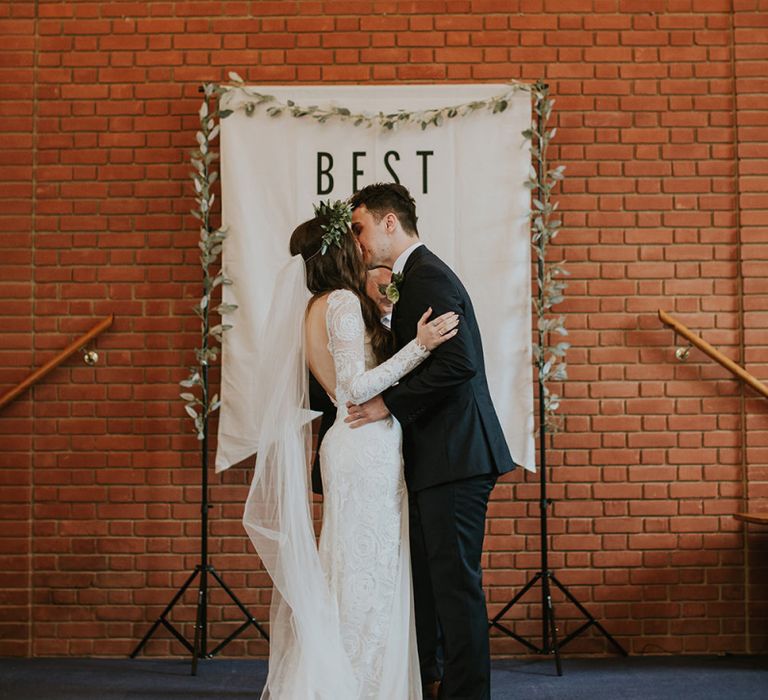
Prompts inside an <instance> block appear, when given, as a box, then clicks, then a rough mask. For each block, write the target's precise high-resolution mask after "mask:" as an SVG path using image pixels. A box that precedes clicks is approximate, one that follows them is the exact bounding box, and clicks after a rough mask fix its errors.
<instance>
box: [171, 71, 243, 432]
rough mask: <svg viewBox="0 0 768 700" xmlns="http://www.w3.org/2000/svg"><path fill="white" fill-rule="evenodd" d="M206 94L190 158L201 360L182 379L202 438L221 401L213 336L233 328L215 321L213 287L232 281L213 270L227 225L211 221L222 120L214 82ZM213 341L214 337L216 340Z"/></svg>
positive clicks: (225, 308) (224, 308)
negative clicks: (211, 382) (215, 387)
mask: <svg viewBox="0 0 768 700" xmlns="http://www.w3.org/2000/svg"><path fill="white" fill-rule="evenodd" d="M203 92H204V93H205V100H204V101H203V103H202V105H201V106H200V111H199V117H200V130H199V131H198V132H197V133H196V134H195V137H196V139H197V149H196V150H194V151H192V157H191V162H192V166H193V167H194V170H193V171H192V174H191V177H192V180H193V182H194V185H195V202H196V204H197V208H196V209H192V210H191V212H190V213H191V214H192V216H194V217H195V218H196V219H197V220H198V221H199V222H200V241H199V243H198V247H199V248H200V265H201V267H202V269H203V295H202V297H200V301H199V302H198V303H197V304H195V306H194V307H193V311H194V313H195V315H196V316H197V317H198V318H199V319H200V345H201V347H199V348H195V358H196V360H197V365H196V366H193V367H190V369H189V376H188V377H187V378H186V379H185V380H183V381H182V382H180V384H181V386H182V387H184V388H186V389H194V388H195V387H197V390H198V392H197V394H194V393H192V392H190V391H186V392H182V394H181V398H182V399H184V401H185V406H184V408H185V410H186V412H187V413H188V414H189V416H190V418H192V419H193V420H194V423H195V432H196V433H197V439H198V440H204V439H205V436H206V430H205V427H206V424H207V422H208V418H209V417H210V415H211V414H212V413H213V412H214V411H216V410H217V409H218V408H219V406H220V405H221V401H220V400H219V397H218V395H217V394H214V395H213V396H212V397H211V396H209V392H208V381H207V375H208V367H209V365H210V364H211V363H212V362H214V361H215V360H216V359H217V357H218V355H219V352H220V350H221V348H220V347H219V346H218V345H216V344H215V342H218V343H221V341H222V336H223V334H224V332H225V331H227V330H229V329H230V328H232V326H231V324H227V323H223V322H222V323H218V324H216V325H214V326H211V322H210V313H211V299H212V296H213V293H214V290H215V289H216V287H218V286H219V285H229V284H232V280H230V279H229V278H228V277H227V276H226V275H225V274H224V271H223V270H222V269H221V268H219V269H218V271H216V272H212V269H211V268H212V267H213V266H214V265H215V264H216V262H217V260H218V258H219V256H220V255H221V251H222V247H223V245H224V239H225V238H226V237H227V233H226V230H225V229H224V228H222V227H218V228H217V227H215V226H214V225H213V223H212V221H211V210H212V208H213V202H214V200H215V194H214V193H213V191H212V189H213V185H214V183H215V182H216V180H217V179H218V176H219V174H218V172H217V171H216V170H215V168H214V162H215V161H216V160H217V159H218V154H217V153H214V152H213V151H212V150H211V143H212V142H213V141H214V140H215V139H216V137H217V136H218V135H219V124H218V123H217V116H218V115H217V113H216V112H215V111H214V112H211V111H210V110H209V107H208V103H209V101H210V100H211V97H213V96H214V94H215V93H216V89H215V86H214V85H212V84H206V85H204V86H203ZM236 308H237V306H236V305H234V304H225V303H221V304H219V305H218V306H217V307H216V309H215V311H216V312H217V313H218V314H220V315H221V314H227V313H230V312H232V311H234V310H235V309H236ZM214 341H215V342H214Z"/></svg>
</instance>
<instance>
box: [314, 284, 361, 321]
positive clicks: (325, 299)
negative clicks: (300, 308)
mask: <svg viewBox="0 0 768 700" xmlns="http://www.w3.org/2000/svg"><path fill="white" fill-rule="evenodd" d="M359 303H360V300H359V299H358V298H357V295H356V294H355V293H354V292H352V291H350V290H349V289H334V290H332V291H330V292H324V293H323V294H318V295H316V296H314V297H312V299H311V300H310V302H309V305H308V307H307V316H316V315H317V316H320V315H325V314H326V313H327V312H328V311H333V310H335V309H337V308H339V307H341V306H348V305H349V304H359Z"/></svg>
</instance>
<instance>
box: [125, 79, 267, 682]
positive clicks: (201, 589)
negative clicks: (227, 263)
mask: <svg viewBox="0 0 768 700" xmlns="http://www.w3.org/2000/svg"><path fill="white" fill-rule="evenodd" d="M198 90H199V92H204V93H205V96H206V101H205V102H204V104H203V108H202V109H201V111H200V128H201V131H199V132H197V137H198V144H199V149H198V150H197V151H196V152H195V153H194V154H193V157H192V162H193V164H195V166H196V168H197V170H198V171H199V172H198V174H193V177H194V178H195V181H196V184H197V185H200V186H199V187H197V188H196V191H197V193H198V195H197V198H196V201H197V203H198V206H199V209H198V210H197V211H194V210H193V211H192V214H193V215H194V216H196V218H197V219H199V220H200V223H201V249H202V255H201V263H202V267H203V272H204V276H203V299H204V301H205V303H204V304H203V303H202V302H201V304H200V305H198V306H197V307H195V313H196V314H197V315H198V316H199V317H200V320H201V322H202V323H201V333H202V348H200V349H197V350H196V356H197V359H198V367H197V368H195V367H193V368H192V375H191V376H190V378H189V379H187V380H185V381H183V382H181V384H182V386H187V387H192V386H199V387H200V393H201V398H200V399H197V398H195V397H194V396H193V395H190V394H182V398H185V399H186V400H187V401H188V403H187V406H186V409H187V413H189V415H191V416H192V417H194V419H195V427H196V428H197V430H198V437H199V438H200V440H201V445H202V446H201V459H200V464H201V476H200V483H201V496H200V563H199V564H197V566H195V569H194V571H193V572H192V573H191V574H190V575H189V577H188V578H187V580H186V581H185V582H184V583H183V584H182V586H181V588H179V589H178V590H177V591H176V593H175V594H174V596H173V597H172V598H171V602H170V603H168V605H167V606H166V607H165V609H164V610H163V612H162V613H160V617H158V618H157V620H155V623H154V624H153V625H152V627H150V629H149V632H147V634H145V635H144V638H143V639H142V640H141V641H140V642H139V644H138V646H137V647H136V648H135V649H134V650H133V652H132V653H131V658H135V657H136V655H137V654H138V653H139V652H140V651H141V650H142V648H143V647H144V645H145V644H146V643H147V642H148V641H149V640H150V638H151V637H152V635H153V634H154V633H155V631H156V630H157V628H158V627H159V626H160V625H163V627H165V628H166V629H167V630H168V631H169V632H170V633H171V634H172V635H173V636H174V637H176V639H177V640H178V641H179V642H181V644H182V646H184V648H185V649H186V650H187V651H189V652H190V653H191V654H192V675H193V676H194V675H196V674H197V663H198V659H210V658H213V657H214V656H216V655H217V654H218V653H219V652H220V651H221V650H222V649H224V647H226V646H227V645H228V644H229V643H230V642H231V641H232V640H233V639H235V638H236V637H238V636H239V635H240V634H241V633H242V632H244V631H245V630H246V629H247V628H248V627H249V626H251V625H253V626H254V627H255V628H256V630H257V631H258V632H259V634H261V636H262V637H264V639H266V640H267V641H268V640H269V636H268V635H267V633H266V632H265V631H264V629H263V628H262V626H261V625H260V624H259V623H258V622H257V621H256V619H255V618H254V617H253V615H251V613H250V612H249V611H248V609H247V608H246V607H245V606H244V605H243V604H242V603H241V602H240V600H239V599H238V597H237V596H236V595H235V593H234V592H233V591H232V589H231V588H230V587H229V586H228V585H227V584H226V583H225V582H224V580H223V579H222V578H221V576H220V575H219V574H218V573H217V572H216V570H215V569H214V568H213V566H212V565H211V564H209V562H208V511H209V510H210V509H211V507H212V506H211V504H210V502H209V500H208V432H209V431H208V418H209V416H210V414H211V413H212V412H213V411H215V410H216V409H217V407H218V403H219V402H218V401H217V397H216V396H214V397H213V399H211V398H210V393H209V386H208V366H209V360H210V359H215V358H216V354H217V352H218V351H219V349H218V348H215V347H211V346H210V345H209V337H210V336H214V337H215V338H217V339H218V340H221V334H222V333H223V332H224V330H226V328H227V327H226V326H223V325H220V326H216V327H214V328H211V327H210V324H209V312H210V308H211V304H210V303H209V302H210V300H211V296H212V294H213V290H214V289H215V287H216V286H217V285H218V284H219V283H226V282H227V280H226V279H225V277H224V275H223V273H222V272H221V271H219V273H218V275H217V276H216V278H211V277H210V276H209V274H208V267H209V265H210V264H211V262H213V261H214V260H215V259H216V258H217V257H218V253H217V252H216V249H217V248H220V244H221V241H222V240H223V238H224V235H225V234H224V232H223V231H222V230H217V231H215V230H213V228H212V226H211V222H210V209H211V204H212V202H213V195H212V194H211V192H210V185H212V184H213V182H214V181H215V173H214V176H212V175H211V174H210V166H211V163H212V162H213V155H212V154H211V153H210V151H209V144H210V142H211V141H212V140H213V139H214V138H215V137H216V134H217V132H218V127H216V126H215V124H214V122H215V119H213V118H211V115H209V113H208V107H207V103H208V98H210V97H211V94H212V91H209V90H206V89H205V88H204V87H200V88H199V89H198ZM217 109H218V108H217ZM217 113H218V112H217ZM201 183H202V184H201ZM227 306H228V305H227V304H221V305H220V306H219V310H220V311H221V310H224V309H225V308H226V307H227ZM230 308H236V307H230ZM197 406H199V407H200V413H197ZM209 575H210V576H211V577H212V579H213V581H215V582H216V583H218V584H219V586H221V587H222V588H223V589H224V592H225V593H226V594H227V595H228V596H229V598H230V600H231V601H232V602H233V603H234V604H235V605H236V606H237V607H238V608H239V609H240V612H241V613H242V614H243V617H244V622H243V623H242V624H241V625H240V626H239V627H237V628H236V629H235V630H234V631H233V632H232V634H230V635H229V636H228V637H227V638H226V639H224V641H222V642H221V643H219V644H218V645H217V646H215V647H214V648H213V649H211V650H210V651H208V592H209V590H210V589H209V583H210V582H209V580H208V576H209ZM198 577H199V586H198V589H197V611H196V614H195V637H194V641H193V642H192V643H191V644H190V642H189V641H188V640H187V639H186V637H184V635H183V634H181V632H179V630H178V629H177V628H176V627H175V626H174V625H173V623H171V622H170V620H168V615H169V614H170V612H171V610H173V608H174V606H175V605H176V604H177V603H178V602H179V601H180V600H182V598H183V596H184V593H185V592H186V590H187V589H188V588H189V587H190V586H191V585H192V582H193V581H194V580H195V579H196V578H198Z"/></svg>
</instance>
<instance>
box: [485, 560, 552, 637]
mask: <svg viewBox="0 0 768 700" xmlns="http://www.w3.org/2000/svg"><path fill="white" fill-rule="evenodd" d="M540 578H541V571H539V572H537V573H536V575H535V576H534V577H533V578H532V579H531V580H530V581H528V583H526V584H525V586H523V587H522V588H521V589H520V592H519V593H518V594H517V595H516V596H515V597H514V598H512V600H510V601H509V602H508V603H507V604H506V605H505V606H504V607H503V608H502V609H501V610H500V611H499V612H498V613H496V615H495V616H494V618H493V619H492V620H491V621H490V622H489V623H488V626H489V627H493V626H494V625H495V624H496V623H497V622H498V621H499V620H501V618H502V617H504V615H506V614H507V611H508V610H509V609H510V608H511V607H512V606H513V605H514V604H515V603H517V601H518V600H520V598H522V597H523V596H524V595H525V594H526V593H527V592H528V591H529V590H530V589H531V587H532V586H534V585H535V584H536V581H538V580H539V579H540Z"/></svg>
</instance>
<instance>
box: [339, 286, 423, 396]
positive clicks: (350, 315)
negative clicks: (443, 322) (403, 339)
mask: <svg viewBox="0 0 768 700" xmlns="http://www.w3.org/2000/svg"><path fill="white" fill-rule="evenodd" d="M325 319H326V324H327V328H328V349H329V350H330V352H331V355H332V356H333V364H334V368H335V370H336V404H337V405H338V407H339V408H340V409H341V408H343V407H345V406H346V404H347V401H351V402H352V403H355V404H360V403H364V402H366V401H368V399H372V398H373V397H374V396H376V395H377V394H380V393H381V392H382V391H384V389H386V388H388V387H390V386H392V385H393V384H394V383H395V382H397V381H398V380H399V379H401V378H402V377H404V376H405V375H406V374H408V372H410V371H411V370H412V369H414V368H415V367H416V366H417V365H418V364H419V363H420V362H422V361H423V360H424V359H425V358H426V357H428V356H429V351H428V350H425V349H424V348H423V346H420V345H419V344H418V343H417V341H416V340H412V341H411V342H410V343H408V345H406V346H405V347H404V348H403V349H402V350H400V352H398V353H397V354H395V355H393V356H392V357H390V358H389V359H388V360H387V361H386V362H382V363H381V364H380V365H378V366H375V367H374V366H372V365H373V364H374V362H375V360H373V357H372V353H370V351H369V352H366V344H367V342H366V332H365V322H364V321H363V312H362V309H361V308H360V300H359V299H358V298H357V296H356V295H355V294H354V293H353V292H350V291H349V290H346V289H337V290H336V291H333V292H331V294H330V295H329V296H328V311H327V313H326V317H325ZM366 355H367V356H368V361H367V362H366Z"/></svg>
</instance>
